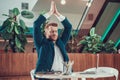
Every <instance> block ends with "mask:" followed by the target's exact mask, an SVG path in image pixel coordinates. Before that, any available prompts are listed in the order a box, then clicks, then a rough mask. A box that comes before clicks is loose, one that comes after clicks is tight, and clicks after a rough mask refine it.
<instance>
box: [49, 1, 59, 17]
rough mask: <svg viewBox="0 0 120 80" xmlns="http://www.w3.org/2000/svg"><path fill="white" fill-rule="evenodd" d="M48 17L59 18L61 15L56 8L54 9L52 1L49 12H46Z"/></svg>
mask: <svg viewBox="0 0 120 80" xmlns="http://www.w3.org/2000/svg"><path fill="white" fill-rule="evenodd" d="M48 14H49V15H53V14H54V15H55V16H58V17H59V16H60V15H61V14H60V13H59V12H58V10H57V8H56V4H55V2H54V1H51V7H50V11H49V12H48Z"/></svg>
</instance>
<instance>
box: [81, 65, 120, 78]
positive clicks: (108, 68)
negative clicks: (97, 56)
mask: <svg viewBox="0 0 120 80" xmlns="http://www.w3.org/2000/svg"><path fill="white" fill-rule="evenodd" d="M86 71H94V72H96V71H104V72H108V73H112V74H114V76H115V77H116V80H118V74H119V71H118V70H117V69H115V68H112V67H98V68H89V69H87V70H85V71H84V72H86ZM82 80H86V79H82Z"/></svg>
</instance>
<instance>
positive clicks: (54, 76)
mask: <svg viewBox="0 0 120 80" xmlns="http://www.w3.org/2000/svg"><path fill="white" fill-rule="evenodd" d="M113 76H114V74H112V73H106V72H104V71H101V72H97V73H90V72H89V73H88V72H73V73H72V74H71V75H63V74H35V77H36V78H46V79H71V80H78V78H81V79H82V80H86V78H104V77H113Z"/></svg>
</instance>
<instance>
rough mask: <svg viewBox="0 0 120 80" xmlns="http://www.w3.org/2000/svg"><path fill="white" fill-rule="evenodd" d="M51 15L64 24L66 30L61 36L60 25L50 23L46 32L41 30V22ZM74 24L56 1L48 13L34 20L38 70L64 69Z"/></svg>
mask: <svg viewBox="0 0 120 80" xmlns="http://www.w3.org/2000/svg"><path fill="white" fill-rule="evenodd" d="M51 15H55V16H56V17H57V18H58V19H59V20H60V21H61V23H62V24H63V26H64V31H63V34H62V36H61V37H58V25H57V24H56V23H50V24H48V25H47V26H46V27H45V33H44V34H43V33H42V32H41V28H40V27H41V24H42V23H44V22H45V21H46V19H48V18H49V17H50V16H51ZM71 29H72V25H71V24H70V23H69V21H68V20H67V18H65V17H64V16H63V15H61V14H60V13H59V12H58V10H57V8H56V5H55V3H54V1H52V2H51V9H50V11H49V12H48V13H46V14H44V15H40V16H39V17H38V19H37V20H36V21H35V22H34V35H33V36H34V42H35V46H36V50H37V53H38V61H37V65H36V70H35V73H36V72H47V71H51V70H53V71H62V72H63V61H64V62H68V61H69V58H68V54H67V52H66V50H65V45H66V43H67V41H68V40H69V37H70V32H71Z"/></svg>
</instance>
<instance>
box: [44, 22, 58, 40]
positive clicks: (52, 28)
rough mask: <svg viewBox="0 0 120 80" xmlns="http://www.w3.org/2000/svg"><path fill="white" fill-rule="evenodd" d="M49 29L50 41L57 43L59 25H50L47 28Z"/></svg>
mask: <svg viewBox="0 0 120 80" xmlns="http://www.w3.org/2000/svg"><path fill="white" fill-rule="evenodd" d="M46 28H47V29H49V30H48V31H49V39H51V40H53V41H56V40H57V38H58V24H57V23H49V24H48V25H47V26H46Z"/></svg>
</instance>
